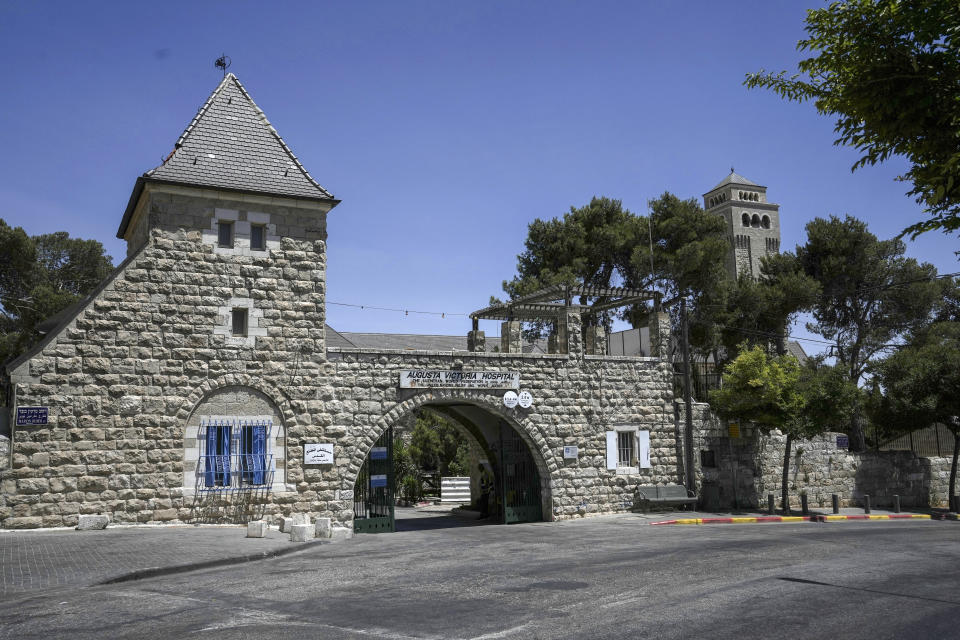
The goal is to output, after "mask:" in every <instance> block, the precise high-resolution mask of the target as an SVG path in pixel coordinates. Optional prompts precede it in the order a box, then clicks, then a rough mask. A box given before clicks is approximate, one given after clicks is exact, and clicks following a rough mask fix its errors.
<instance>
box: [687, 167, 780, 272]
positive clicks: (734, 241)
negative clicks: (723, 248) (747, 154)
mask: <svg viewBox="0 0 960 640" xmlns="http://www.w3.org/2000/svg"><path fill="white" fill-rule="evenodd" d="M703 208H704V209H706V210H707V211H709V212H710V213H715V214H717V215H719V216H722V217H723V219H724V221H726V223H727V234H728V236H729V238H730V244H731V247H732V249H731V251H730V253H729V254H728V255H727V271H728V272H729V273H730V275H731V276H732V277H733V278H735V279H736V278H739V277H740V276H741V275H743V274H746V275H749V276H751V277H753V278H757V277H759V275H760V258H762V257H763V256H765V255H770V254H773V253H779V252H780V205H777V204H773V203H772V202H768V201H767V188H766V187H762V186H760V185H758V184H757V183H755V182H751V181H750V180H747V179H746V178H744V177H743V176H741V175H739V174H737V173H734V172H733V170H731V171H730V175H728V176H727V177H726V178H724V179H723V180H721V181H720V184H718V185H717V186H715V187H714V188H713V189H711V190H710V191H708V192H707V193H705V194H704V195H703Z"/></svg>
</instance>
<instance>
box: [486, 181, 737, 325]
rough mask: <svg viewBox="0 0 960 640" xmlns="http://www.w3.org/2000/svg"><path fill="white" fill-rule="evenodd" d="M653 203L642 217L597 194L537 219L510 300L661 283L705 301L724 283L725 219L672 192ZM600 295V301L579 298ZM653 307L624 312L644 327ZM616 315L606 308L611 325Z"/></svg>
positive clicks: (669, 293) (668, 290)
mask: <svg viewBox="0 0 960 640" xmlns="http://www.w3.org/2000/svg"><path fill="white" fill-rule="evenodd" d="M649 205H650V210H651V213H650V216H649V217H646V216H638V215H636V214H634V213H632V212H630V211H629V210H627V209H624V208H623V204H622V203H621V202H620V201H619V200H612V199H610V198H603V197H595V198H593V199H592V200H591V201H590V204H588V205H586V206H584V207H580V208H579V209H578V208H574V207H571V208H570V211H569V212H568V213H567V214H565V215H564V216H563V218H554V219H551V220H546V221H544V220H540V219H537V220H534V221H533V222H532V223H531V224H530V226H529V229H528V233H527V239H526V241H525V243H524V246H525V250H524V252H523V253H521V254H520V255H519V256H518V262H517V276H516V277H514V278H513V279H512V280H510V281H505V282H504V283H503V290H504V291H505V292H506V293H507V295H508V296H509V297H510V298H511V299H512V298H517V297H520V296H523V295H526V294H529V293H532V292H533V291H536V290H538V289H541V288H544V287H547V286H551V285H555V284H566V285H576V284H585V285H591V286H597V287H610V286H620V285H623V286H627V287H631V288H638V289H646V290H650V289H653V288H656V289H658V290H659V291H661V292H662V293H663V294H664V295H665V296H666V297H667V298H676V297H677V296H679V295H690V296H693V297H694V298H695V299H699V297H700V296H702V295H704V292H706V291H712V290H713V289H714V288H715V287H717V286H719V284H718V283H720V282H722V280H723V278H724V273H725V272H724V269H723V260H724V257H725V256H726V252H727V251H728V250H729V241H728V240H727V238H726V235H725V231H724V230H725V225H724V222H723V220H722V219H721V218H720V217H718V216H714V215H710V214H708V213H706V212H705V211H704V210H703V209H702V208H701V207H700V205H699V204H698V203H697V201H696V200H693V199H691V200H681V199H680V198H678V197H676V196H674V195H672V194H670V193H664V194H663V195H662V196H660V197H659V198H657V199H655V200H651V201H650V203H649ZM651 234H652V240H653V255H652V258H653V267H652V269H651V250H650V244H651V242H650V241H651ZM493 301H496V299H493ZM598 301H602V299H591V298H586V297H584V298H580V299H579V300H577V302H578V303H579V304H590V303H593V302H598ZM647 311H649V309H648V308H647V307H645V306H640V307H635V308H632V309H626V310H623V311H622V312H621V317H623V318H624V319H626V320H628V321H630V322H631V324H632V325H633V326H639V325H640V324H642V323H643V322H645V318H644V316H645V314H646V312H647ZM613 317H614V316H613V312H606V313H604V314H602V315H601V318H600V323H601V324H603V325H605V326H607V327H608V328H609V326H610V323H611V322H612V319H613ZM545 331H546V326H545V325H544V324H543V323H540V324H536V323H534V327H533V333H534V334H536V335H542V334H544V333H545Z"/></svg>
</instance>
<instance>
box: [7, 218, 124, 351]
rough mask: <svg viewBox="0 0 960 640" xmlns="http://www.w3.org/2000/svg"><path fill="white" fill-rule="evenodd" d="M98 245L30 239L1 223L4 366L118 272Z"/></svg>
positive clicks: (51, 237) (53, 237)
mask: <svg viewBox="0 0 960 640" xmlns="http://www.w3.org/2000/svg"><path fill="white" fill-rule="evenodd" d="M103 251H104V250H103V245H102V244H100V243H99V242H97V241H96V240H81V239H79V238H71V237H69V236H68V235H67V234H66V233H65V232H58V233H51V234H45V235H40V236H33V237H29V236H27V234H26V233H25V232H24V230H23V229H21V228H20V227H16V228H12V227H10V226H9V225H7V223H6V222H4V221H3V220H0V255H2V256H4V259H3V260H0V307H2V309H0V362H3V361H5V360H7V359H9V358H12V357H14V356H16V355H17V354H19V353H22V352H23V351H25V350H27V349H28V348H29V347H30V345H32V344H33V343H34V342H36V341H37V340H38V339H39V337H40V335H39V334H38V333H37V330H36V327H37V325H38V324H39V323H40V322H42V321H43V320H45V319H46V318H49V317H50V316H53V315H55V314H57V313H58V312H60V311H61V310H63V309H65V308H66V307H68V306H70V305H71V304H73V303H74V302H76V301H77V300H79V299H80V298H82V297H83V296H85V295H87V294H89V293H90V292H91V291H93V289H95V288H96V286H97V285H98V284H99V283H100V282H101V281H102V280H103V279H104V278H106V277H107V276H108V275H109V274H110V272H111V271H112V269H113V265H112V263H111V259H110V256H108V255H104V252H103Z"/></svg>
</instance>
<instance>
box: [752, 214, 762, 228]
mask: <svg viewBox="0 0 960 640" xmlns="http://www.w3.org/2000/svg"><path fill="white" fill-rule="evenodd" d="M750 226H751V227H753V228H754V229H758V228H760V216H758V215H757V214H753V217H752V218H750Z"/></svg>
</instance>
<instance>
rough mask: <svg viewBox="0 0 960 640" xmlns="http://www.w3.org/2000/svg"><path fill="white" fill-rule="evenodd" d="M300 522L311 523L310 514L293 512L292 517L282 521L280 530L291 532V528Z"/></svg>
mask: <svg viewBox="0 0 960 640" xmlns="http://www.w3.org/2000/svg"><path fill="white" fill-rule="evenodd" d="M298 524H310V515H309V514H306V513H291V514H290V517H287V518H283V519H282V520H281V521H280V532H281V533H290V530H291V528H292V527H293V526H294V525H298Z"/></svg>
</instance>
